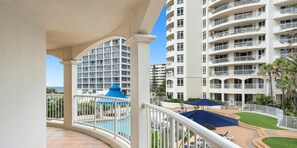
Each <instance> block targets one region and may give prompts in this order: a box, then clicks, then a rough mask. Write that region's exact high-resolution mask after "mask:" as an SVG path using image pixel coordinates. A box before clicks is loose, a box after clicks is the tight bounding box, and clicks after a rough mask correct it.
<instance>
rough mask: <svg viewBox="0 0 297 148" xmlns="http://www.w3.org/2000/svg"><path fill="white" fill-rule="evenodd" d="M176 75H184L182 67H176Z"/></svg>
mask: <svg viewBox="0 0 297 148" xmlns="http://www.w3.org/2000/svg"><path fill="white" fill-rule="evenodd" d="M177 74H184V66H177Z"/></svg>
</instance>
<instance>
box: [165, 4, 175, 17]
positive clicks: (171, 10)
mask: <svg viewBox="0 0 297 148" xmlns="http://www.w3.org/2000/svg"><path fill="white" fill-rule="evenodd" d="M173 16H174V5H172V6H170V7H168V8H167V9H166V19H167V20H168V19H169V18H171V17H173Z"/></svg>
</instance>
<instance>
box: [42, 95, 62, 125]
mask: <svg viewBox="0 0 297 148" xmlns="http://www.w3.org/2000/svg"><path fill="white" fill-rule="evenodd" d="M46 119H47V120H60V121H63V120H64V95H63V94H47V95H46Z"/></svg>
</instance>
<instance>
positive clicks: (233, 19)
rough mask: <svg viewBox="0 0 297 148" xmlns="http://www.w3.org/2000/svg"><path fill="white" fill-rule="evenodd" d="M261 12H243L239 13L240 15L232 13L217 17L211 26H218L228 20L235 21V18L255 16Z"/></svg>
mask: <svg viewBox="0 0 297 148" xmlns="http://www.w3.org/2000/svg"><path fill="white" fill-rule="evenodd" d="M261 14H262V13H258V12H257V13H244V14H240V15H233V16H229V17H225V18H222V19H217V20H214V21H213V23H212V26H213V27H215V26H218V25H221V24H224V23H227V22H230V21H236V20H242V19H248V18H257V17H259V16H260V15H261Z"/></svg>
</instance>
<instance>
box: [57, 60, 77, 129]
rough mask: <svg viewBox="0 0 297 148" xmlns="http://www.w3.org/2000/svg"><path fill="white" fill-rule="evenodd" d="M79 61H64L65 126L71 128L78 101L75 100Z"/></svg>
mask: <svg viewBox="0 0 297 148" xmlns="http://www.w3.org/2000/svg"><path fill="white" fill-rule="evenodd" d="M79 63H80V62H79V61H75V60H68V61H62V62H61V64H63V65H64V126H65V128H66V129H67V128H68V129H69V128H71V127H72V125H73V123H74V119H75V116H76V103H74V101H75V100H73V97H74V95H76V94H77V65H78V64H79Z"/></svg>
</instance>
